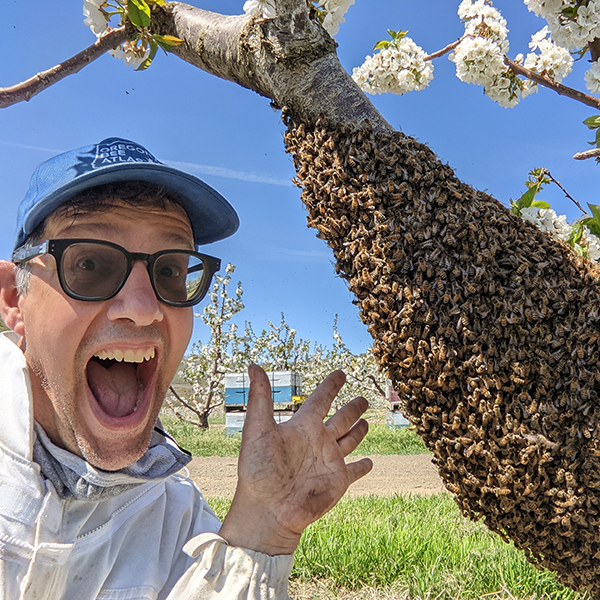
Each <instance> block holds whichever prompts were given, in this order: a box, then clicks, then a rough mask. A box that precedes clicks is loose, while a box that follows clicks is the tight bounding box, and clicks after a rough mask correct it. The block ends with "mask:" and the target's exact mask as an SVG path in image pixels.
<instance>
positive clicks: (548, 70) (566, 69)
mask: <svg viewBox="0 0 600 600" xmlns="http://www.w3.org/2000/svg"><path fill="white" fill-rule="evenodd" d="M549 36H550V29H549V28H548V27H547V26H546V27H544V28H543V29H542V30H540V31H538V32H537V33H536V34H534V35H532V36H531V42H530V44H529V47H530V48H531V49H532V50H539V51H540V53H539V54H535V53H533V52H532V53H530V54H528V55H527V58H526V59H525V62H524V63H523V66H524V67H525V68H526V69H529V70H531V71H534V72H535V73H540V74H544V75H547V76H548V77H550V79H553V80H554V81H557V82H558V83H560V82H561V81H562V80H563V79H564V78H565V77H566V76H567V75H568V74H569V73H570V72H571V71H572V69H573V57H572V56H571V53H570V52H569V51H568V50H567V49H566V48H562V47H561V46H557V45H556V44H555V43H554V42H553V40H552V39H551V38H550V37H549Z"/></svg>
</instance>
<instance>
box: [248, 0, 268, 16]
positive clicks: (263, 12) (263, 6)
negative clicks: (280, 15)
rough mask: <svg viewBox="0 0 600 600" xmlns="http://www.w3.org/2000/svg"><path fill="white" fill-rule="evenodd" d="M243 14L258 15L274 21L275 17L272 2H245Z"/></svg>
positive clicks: (251, 0) (261, 0)
mask: <svg viewBox="0 0 600 600" xmlns="http://www.w3.org/2000/svg"><path fill="white" fill-rule="evenodd" d="M244 12H245V13H248V14H250V15H260V16H261V17H263V18H264V19H274V18H275V16H276V12H275V2H274V0H247V2H246V3H245V4H244Z"/></svg>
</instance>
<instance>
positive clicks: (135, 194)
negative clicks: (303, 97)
mask: <svg viewBox="0 0 600 600" xmlns="http://www.w3.org/2000/svg"><path fill="white" fill-rule="evenodd" d="M17 221H18V223H17V225H18V231H17V237H16V242H15V251H14V254H13V258H12V261H11V262H8V261H1V262H0V316H2V318H3V320H4V322H5V323H6V325H8V327H10V329H11V330H12V331H11V332H7V333H4V334H2V336H1V337H0V389H2V414H3V418H2V420H1V421H0V461H1V462H2V468H1V469H0V556H1V558H2V560H1V561H0V569H1V571H0V598H1V599H2V600H13V599H16V598H20V599H23V600H25V599H33V598H36V599H38V600H39V599H41V598H43V599H47V600H55V599H56V600H58V599H63V600H68V599H73V600H85V599H88V598H89V599H92V598H102V599H105V600H106V599H119V600H129V599H136V600H137V599H142V598H144V599H145V598H148V599H156V598H161V599H162V598H167V597H168V598H169V599H170V600H174V599H177V600H180V599H188V598H189V599H192V598H282V597H287V578H288V576H289V572H290V569H291V565H292V560H293V559H292V556H293V552H294V550H295V548H296V546H297V544H298V541H299V539H300V535H301V533H302V531H303V530H304V529H305V527H306V526H307V525H308V524H310V523H311V522H313V521H315V520H316V519H318V518H319V517H321V516H322V515H323V514H324V513H325V512H327V511H328V510H329V509H330V508H331V507H332V506H334V505H335V503H336V502H337V501H338V500H339V499H340V497H341V496H342V495H343V494H344V492H345V491H346V489H347V487H348V485H350V484H351V483H352V482H353V481H355V480H356V479H358V478H359V477H362V476H363V475H364V474H366V473H367V472H368V471H369V470H370V469H371V466H372V465H371V462H370V461H369V460H368V459H363V460H361V461H358V462H355V463H350V464H348V465H346V464H345V463H344V457H345V456H347V455H348V454H349V453H350V452H351V451H352V450H354V448H356V446H357V445H358V444H359V442H360V441H361V440H362V438H363V437H364V435H365V434H366V430H367V425H366V423H365V421H364V420H362V419H360V416H361V415H362V414H363V412H364V411H365V410H366V408H367V404H366V401H365V400H364V399H362V398H357V399H355V400H354V401H353V402H351V403H350V404H348V405H347V406H345V407H344V408H342V409H341V410H340V411H338V412H337V413H336V414H335V415H334V416H333V417H331V418H330V419H329V420H328V421H327V422H325V423H324V422H323V420H324V418H325V417H326V415H327V413H328V410H329V407H330V405H331V402H332V400H333V398H334V397H335V395H336V394H337V392H338V391H339V389H340V388H341V386H342V385H343V382H344V375H343V374H342V373H341V372H335V373H333V374H332V375H330V376H329V377H328V378H327V379H326V380H325V381H324V382H323V383H322V384H321V385H320V386H319V388H318V389H317V390H316V391H315V393H314V394H313V395H312V396H311V397H310V398H309V399H308V400H307V401H306V403H305V405H304V406H303V407H302V409H301V410H300V411H299V412H298V413H297V414H296V415H295V416H294V418H293V419H292V420H290V421H289V422H288V423H285V424H282V425H277V424H276V423H275V421H274V419H273V415H272V409H273V407H272V401H271V393H270V385H269V381H268V378H267V377H266V375H265V373H264V372H263V371H262V370H261V369H260V368H259V367H257V366H250V367H249V375H250V379H251V387H250V393H249V401H248V414H247V419H246V425H245V428H244V435H243V441H242V449H241V453H240V459H239V465H238V477H239V479H238V485H237V489H236V493H235V497H234V500H233V502H232V505H231V510H230V512H229V513H228V515H227V516H226V518H225V519H224V522H223V524H222V525H221V524H220V523H219V521H218V520H217V518H216V517H215V515H214V514H213V513H212V511H211V510H210V508H209V507H208V506H207V505H206V503H205V502H204V500H203V499H202V496H201V494H200V492H199V491H198V489H197V488H196V487H195V486H194V484H193V483H192V482H191V481H190V480H189V479H188V478H187V477H185V476H184V475H182V474H180V473H179V472H178V471H180V469H181V468H182V467H183V466H184V465H185V464H186V462H187V460H189V458H187V457H186V456H185V455H184V454H183V453H182V452H180V451H179V449H178V448H177V447H176V446H175V445H174V444H172V443H171V442H170V441H169V440H168V439H166V438H165V435H164V432H162V431H161V430H160V428H159V427H157V426H156V425H157V418H158V413H159V411H160V408H161V404H162V401H163V398H164V396H165V393H166V390H167V388H168V386H169V384H170V382H171V379H172V378H173V376H174V374H175V372H176V371H177V368H178V365H179V363H180V361H181V359H182V357H183V353H184V351H185V349H186V347H187V345H188V342H189V339H190V336H191V332H192V320H193V315H192V308H191V307H192V306H193V305H194V304H196V303H197V302H199V301H200V300H201V299H202V297H203V296H204V294H205V293H206V291H207V289H208V287H209V285H210V280H211V278H212V275H213V274H214V272H215V271H216V270H218V268H219V260H218V259H215V258H212V257H210V256H207V255H204V254H201V253H198V252H197V251H196V247H197V246H198V245H200V244H205V243H209V242H213V241H216V240H219V239H223V238H225V237H227V236H229V235H231V234H233V233H234V232H235V230H236V229H237V227H238V219H237V215H236V213H235V211H234V210H233V208H232V207H231V206H230V205H229V203H228V202H227V201H226V200H225V199H224V198H223V197H222V196H221V195H220V194H218V193H217V192H216V191H215V190H213V189H212V188H210V187H209V186H208V185H206V184H205V183H204V182H202V181H200V180H199V179H197V178H195V177H192V176H190V175H188V174H185V173H182V172H180V171H177V170H175V169H172V168H170V167H167V166H165V165H163V164H162V163H160V162H159V161H157V160H156V159H155V158H154V157H153V156H152V154H150V153H149V152H148V151H147V150H146V149H145V148H143V147H142V146H140V145H139V144H136V143H134V142H130V141H128V140H123V139H119V138H110V139H107V140H103V141H102V142H100V143H99V144H95V145H92V146H87V147H85V148H80V149H78V150H74V151H71V152H67V153H65V154H61V155H59V156H56V157H54V158H53V159H50V160H49V161H47V162H45V163H42V164H41V165H40V166H39V167H38V168H37V170H36V171H35V173H34V175H33V177H32V180H31V185H30V189H29V192H28V194H27V196H26V198H25V199H24V201H23V202H22V203H21V205H20V207H19V212H18V218H17Z"/></svg>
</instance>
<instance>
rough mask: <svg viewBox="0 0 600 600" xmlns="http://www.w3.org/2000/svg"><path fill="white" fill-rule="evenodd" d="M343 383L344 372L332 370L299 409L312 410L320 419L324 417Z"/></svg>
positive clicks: (344, 379)
mask: <svg viewBox="0 0 600 600" xmlns="http://www.w3.org/2000/svg"><path fill="white" fill-rule="evenodd" d="M344 383H346V375H344V372H343V371H334V372H333V373H331V374H330V375H329V376H328V377H327V378H325V379H324V380H323V381H322V382H321V383H320V384H319V386H318V387H317V389H316V390H315V391H314V392H313V393H312V394H311V395H310V396H309V398H308V400H306V401H305V402H304V404H303V405H302V408H301V409H300V410H302V411H307V410H312V411H313V412H315V413H316V414H317V415H318V416H319V418H320V419H321V420H323V419H325V417H326V416H327V413H328V412H329V409H330V408H331V403H332V402H333V400H334V398H335V397H336V396H337V395H338V392H339V391H340V390H341V389H342V386H343V385H344ZM355 420H356V419H355Z"/></svg>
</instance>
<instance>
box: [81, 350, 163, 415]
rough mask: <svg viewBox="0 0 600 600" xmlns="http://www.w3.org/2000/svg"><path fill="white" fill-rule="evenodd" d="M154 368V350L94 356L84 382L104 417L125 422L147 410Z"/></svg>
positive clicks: (100, 352) (89, 363) (101, 353)
mask: <svg viewBox="0 0 600 600" xmlns="http://www.w3.org/2000/svg"><path fill="white" fill-rule="evenodd" d="M156 365H157V360H156V358H155V350H154V348H149V349H147V350H131V349H125V350H119V349H115V350H101V351H99V352H98V353H97V354H95V355H94V356H93V357H92V358H91V359H90V361H89V362H88V364H87V382H88V385H89V387H90V390H91V391H92V394H93V395H94V399H95V400H96V403H97V405H98V407H99V408H100V409H101V412H102V413H104V415H103V416H105V417H108V418H109V419H111V420H112V419H125V418H127V417H131V416H132V415H134V414H135V413H136V412H138V410H142V409H143V408H147V405H148V399H149V395H150V394H149V392H150V388H151V387H152V386H151V385H150V384H151V383H152V381H153V379H154V374H155V372H156ZM139 416H140V417H141V415H139Z"/></svg>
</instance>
